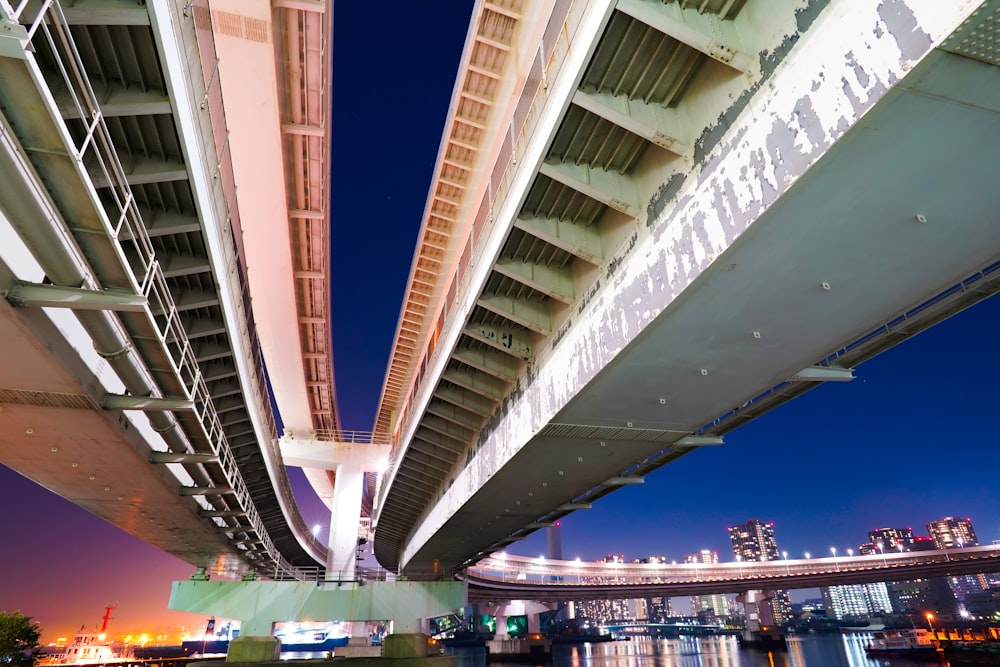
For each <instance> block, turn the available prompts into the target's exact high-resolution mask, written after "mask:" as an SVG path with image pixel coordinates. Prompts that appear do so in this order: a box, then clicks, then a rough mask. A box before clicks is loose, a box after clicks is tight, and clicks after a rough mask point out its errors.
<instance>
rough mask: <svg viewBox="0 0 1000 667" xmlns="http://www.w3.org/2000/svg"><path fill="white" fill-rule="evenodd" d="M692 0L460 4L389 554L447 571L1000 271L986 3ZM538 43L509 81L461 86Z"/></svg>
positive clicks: (382, 555) (872, 347)
mask: <svg viewBox="0 0 1000 667" xmlns="http://www.w3.org/2000/svg"><path fill="white" fill-rule="evenodd" d="M693 5H694V3H688V2H669V1H664V2H646V1H643V0H627V1H626V0H621V1H619V2H608V3H591V5H588V10H589V11H588V12H584V13H582V14H577V13H574V12H575V10H574V9H569V10H568V13H567V9H566V7H564V6H563V5H560V6H559V11H561V12H562V13H559V11H556V12H554V13H553V14H552V15H546V16H545V17H543V18H542V19H539V18H538V17H536V16H534V15H531V16H528V17H526V16H520V17H519V18H516V19H515V18H510V17H509V16H508V19H510V20H508V21H507V22H506V23H504V22H502V21H500V19H499V18H497V17H495V16H494V17H492V19H491V20H488V19H490V17H487V18H484V19H482V22H481V23H480V24H479V26H478V28H476V27H475V26H474V29H473V30H472V31H470V38H469V39H470V44H471V47H470V48H467V61H466V63H465V69H463V70H462V72H461V73H460V77H459V80H458V82H457V83H456V92H455V97H456V100H457V101H458V103H457V104H453V108H455V109H456V110H455V111H454V113H453V116H452V118H451V119H450V122H449V125H448V126H447V127H446V131H445V137H444V139H443V146H442V154H441V157H440V158H439V165H438V167H439V172H438V173H439V177H438V180H436V181H435V185H434V186H433V187H432V192H431V195H430V198H429V203H428V214H427V217H426V219H425V226H424V230H423V233H422V239H424V240H425V241H427V240H428V239H429V240H430V241H429V242H428V243H426V244H425V245H422V246H420V247H418V251H417V255H416V257H415V260H414V268H413V271H412V273H411V286H410V291H409V293H408V298H409V299H411V300H412V302H413V303H414V304H416V305H419V304H423V309H422V310H421V308H418V307H416V305H415V306H414V307H413V309H412V313H413V315H412V317H411V318H410V319H406V317H404V321H403V323H402V324H401V326H400V329H399V331H398V332H397V349H396V356H394V360H393V362H392V365H391V367H390V380H393V377H394V376H393V372H394V371H398V375H399V378H400V381H398V382H395V383H393V382H390V383H389V384H387V389H386V392H385V394H384V396H383V405H382V412H380V415H381V416H383V417H384V420H385V421H384V424H385V428H390V426H391V428H392V432H393V434H394V438H395V442H396V445H395V446H396V450H395V453H394V461H395V462H396V465H395V467H394V469H393V470H392V471H391V473H390V478H389V480H390V483H389V484H387V485H386V486H385V487H384V488H383V495H382V497H381V499H380V500H381V504H380V506H379V509H378V516H377V529H376V540H375V550H376V554H377V555H378V557H379V560H380V561H381V562H382V563H383V564H384V565H386V567H388V568H393V569H395V568H400V569H402V570H403V571H405V572H407V573H409V574H411V575H413V576H432V575H433V574H434V573H441V572H448V571H453V570H458V569H461V568H462V567H464V566H466V565H468V564H470V563H473V562H475V561H477V560H479V559H481V558H483V557H484V556H485V555H486V554H489V553H491V552H493V551H495V550H497V549H502V548H504V547H506V546H507V545H510V544H511V543H513V542H516V541H517V540H519V539H523V538H524V537H525V536H527V535H528V534H530V533H531V532H533V531H535V530H537V529H539V528H542V527H545V526H548V525H551V523H552V522H553V521H555V520H557V519H559V518H560V517H562V516H565V515H566V514H568V513H570V512H573V511H578V510H584V509H586V508H588V507H589V506H590V504H591V503H593V502H594V501H596V500H598V499H599V498H601V497H602V496H604V495H606V494H608V493H611V492H612V491H614V490H615V489H618V488H621V487H622V486H624V485H627V484H637V483H641V482H642V480H643V477H644V476H645V475H647V474H649V473H650V472H652V471H654V470H656V469H657V468H659V467H661V466H663V465H665V464H667V463H669V462H671V461H673V460H676V459H677V458H678V457H680V456H683V455H686V454H688V453H690V452H692V451H694V449H697V448H698V447H700V446H705V445H721V446H722V447H723V448H724V447H725V445H724V444H722V443H724V438H723V437H722V436H724V435H725V434H726V433H727V432H729V431H731V430H732V429H734V428H736V427H737V426H739V425H740V424H743V423H746V422H747V421H748V420H750V419H753V418H755V417H757V416H759V415H760V414H762V413H764V412H766V411H768V410H771V409H774V408H775V407H777V406H779V405H781V404H782V403H784V402H786V401H788V400H790V399H791V398H794V397H795V396H798V395H800V394H801V393H803V392H804V391H807V390H808V389H810V388H811V387H814V386H816V384H817V383H818V382H822V381H826V380H849V379H850V378H851V377H853V373H854V368H855V367H856V366H857V365H859V364H861V363H862V362H864V361H865V360H866V359H869V358H871V357H872V356H874V355H876V354H878V353H879V352H881V351H883V350H885V349H887V348H889V347H891V346H893V345H895V344H897V343H899V342H900V341H903V340H905V339H906V338H907V337H908V336H912V335H913V334H915V333H918V332H919V331H921V330H923V329H925V328H927V327H929V326H931V325H933V324H934V323H936V322H938V321H940V320H942V319H944V318H946V317H948V316H950V315H951V314H953V313H955V312H958V311H959V310H961V309H963V308H965V307H967V306H969V305H971V304H973V303H975V302H977V301H979V300H981V299H984V298H987V297H988V296H990V295H992V294H993V293H995V291H996V290H997V287H998V285H1000V272H998V270H997V269H998V259H1000V254H998V250H1000V225H998V224H997V220H996V210H997V207H998V204H1000V200H998V196H1000V195H998V191H997V189H996V188H995V187H994V186H993V184H992V181H993V178H992V174H991V173H990V170H988V169H983V165H985V164H990V163H991V160H992V157H991V156H993V155H995V154H996V151H997V150H998V149H1000V145H998V141H1000V131H998V130H1000V127H998V115H997V110H998V109H1000V96H998V91H1000V86H998V85H997V84H998V83H1000V81H998V76H1000V74H998V69H997V64H998V63H997V61H996V57H995V55H994V52H993V51H992V50H991V49H985V48H984V47H983V46H982V45H983V44H984V43H986V42H988V41H989V39H992V34H993V33H988V34H989V35H990V37H989V38H984V37H983V35H984V32H983V30H984V28H983V25H986V26H987V28H989V26H991V25H992V23H990V22H988V21H987V20H986V18H985V17H991V18H990V21H992V16H993V14H994V12H995V11H996V10H997V8H996V3H984V4H983V5H982V6H979V3H966V4H964V5H961V6H959V5H958V4H956V5H954V6H950V7H949V9H948V11H944V12H936V11H934V10H931V9H930V8H929V7H928V6H926V5H922V4H921V3H916V2H913V3H910V2H881V3H864V4H863V6H862V7H859V6H858V5H857V4H851V3H840V2H829V3H827V2H771V1H764V2H754V1H752V0H750V1H748V2H746V3H742V2H737V3H730V2H708V3H701V6H700V7H695V6H693ZM518 7H520V9H521V10H523V11H524V14H529V13H530V12H529V11H528V9H526V8H525V7H524V6H520V5H519V6H518ZM937 8H938V9H940V8H941V7H940V6H937ZM498 12H499V10H498ZM515 13H516V12H515ZM508 14H511V12H506V13H505V16H506V15H508ZM539 21H540V22H541V23H542V24H543V26H544V27H543V28H538V26H537V23H538V22H539ZM499 24H503V25H504V26H506V28H507V32H506V33H504V32H503V31H500V30H498V29H497V28H496V26H497V25H499ZM553 25H555V26H556V27H555V28H553V27H552V26H553ZM488 29H492V30H493V31H494V32H488ZM519 30H520V31H522V32H518V31H519ZM539 33H542V37H541V38H539V39H537V41H535V40H536V38H537V37H538V34H539ZM484 34H487V36H488V37H489V39H484V38H483V37H482V36H483V35H484ZM553 34H558V35H560V36H561V37H565V39H566V41H568V43H569V46H567V47H565V48H563V42H562V41H560V39H551V38H549V37H550V36H551V35H553ZM504 40H506V41H504ZM498 42H500V43H501V46H500V47H497V46H496V44H497V43H498ZM526 42H527V43H528V44H529V47H528V49H527V50H528V52H529V53H531V52H532V49H538V54H539V55H538V59H537V62H540V63H542V68H543V70H544V71H542V72H539V71H536V70H535V69H533V65H532V63H533V62H536V61H535V60H533V59H532V57H531V56H528V57H526V56H523V51H522V52H520V53H521V54H522V55H521V57H520V58H513V57H509V58H508V61H507V62H508V66H509V67H516V66H517V65H516V64H511V61H514V62H515V63H528V64H526V65H524V66H523V67H524V69H526V70H528V72H527V74H525V75H522V76H521V77H520V78H518V79H517V80H518V81H523V82H525V83H524V89H523V90H520V91H518V92H517V95H516V96H515V98H516V100H517V103H516V104H510V105H507V106H504V104H503V100H504V98H503V95H504V94H505V93H504V91H501V90H499V88H500V84H497V89H498V92H497V97H496V98H495V99H494V102H493V106H492V107H490V108H488V109H486V110H482V109H479V108H477V107H475V106H474V105H472V104H471V103H468V101H469V99H471V98H474V97H475V98H477V99H479V98H482V94H481V93H477V95H472V94H470V93H469V90H470V89H471V88H472V87H473V85H474V84H475V82H476V81H477V80H478V79H477V78H476V77H477V76H482V75H483V72H484V65H483V63H482V62H480V61H478V60H477V58H482V57H484V53H486V52H487V51H488V49H487V48H486V46H484V44H486V45H487V46H489V45H492V46H493V47H494V48H501V50H503V49H502V47H503V46H504V44H506V51H505V53H506V54H508V55H509V54H510V53H514V52H515V51H516V49H518V48H523V45H524V43H526ZM491 62H493V63H494V64H495V63H496V62H497V61H495V60H494V61H491ZM500 62H501V64H502V62H503V61H502V59H501V61H500ZM474 75H475V76H474ZM504 76H508V74H505V75H504ZM524 100H533V102H532V103H531V107H530V111H528V112H527V113H525V112H524V109H525V108H527V107H528V106H529V104H528V103H527V102H524ZM477 109H478V110H479V111H480V113H481V116H480V117H475V116H474V115H473V114H474V112H475V111H476V110H477ZM491 114H493V115H491ZM505 114H506V115H505ZM470 115H472V117H470ZM495 116H498V117H499V118H500V120H499V121H498V122H494V119H495ZM476 123H478V124H479V125H480V126H481V127H482V128H483V129H482V130H481V132H482V133H483V134H486V133H488V132H489V131H490V130H491V129H492V130H493V131H494V132H495V135H494V137H493V138H492V139H484V140H482V141H481V143H480V150H481V153H480V154H477V153H475V152H472V151H470V150H469V146H470V145H472V144H473V143H474V142H473V140H472V139H470V138H469V130H468V127H470V126H474V125H475V124H476ZM522 128H523V129H522ZM497 137H499V138H497ZM508 139H510V141H509V142H508ZM491 140H492V141H496V142H497V143H499V144H500V145H501V146H502V147H501V148H496V147H494V149H493V150H492V152H491V149H490V148H489V147H490V146H493V144H491V143H490V142H491ZM463 146H464V147H465V148H466V150H467V151H469V152H467V153H465V154H462V153H461V151H460V150H459V149H460V148H462V147H463ZM463 156H464V157H463ZM463 159H464V162H463ZM463 164H465V165H472V166H467V168H468V169H469V170H470V171H479V172H480V173H486V174H492V177H491V178H490V179H489V183H490V187H489V188H487V189H486V191H485V192H484V191H483V189H479V190H476V189H475V187H474V186H473V185H472V184H471V183H472V182H471V181H469V183H470V184H469V185H467V186H466V187H465V188H464V189H462V188H459V187H457V184H460V183H461V182H462V181H461V178H462V175H461V172H462V165H463ZM448 188H451V189H450V190H449V189H448ZM463 197H468V198H467V199H465V198H463ZM480 202H482V203H481V204H480ZM449 206H450V208H449ZM449 234H450V238H452V239H456V240H455V241H454V244H453V245H447V244H446V243H445V239H446V238H449V236H448V235H449ZM434 247H438V248H439V250H440V249H441V248H444V249H443V250H440V252H439V253H438V255H437V256H435V255H434V253H433V248H434ZM439 267H440V268H439ZM435 281H437V282H435ZM435 299H438V300H439V301H435ZM409 303H410V301H408V302H407V304H408V305H407V306H406V307H409ZM435 304H437V305H440V307H439V308H438V309H437V310H435V309H434V307H433V306H434V305H435ZM441 304H443V305H441ZM406 307H404V308H406ZM407 312H410V311H407ZM424 312H426V315H421V313H424ZM407 369H409V370H407ZM390 399H392V400H390ZM788 453H789V449H788V445H780V444H775V445H774V447H773V448H772V449H769V450H766V451H763V450H762V451H761V457H762V459H763V460H766V459H767V458H768V457H771V456H783V455H787V454H788Z"/></svg>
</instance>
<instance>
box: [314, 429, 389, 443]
mask: <svg viewBox="0 0 1000 667" xmlns="http://www.w3.org/2000/svg"><path fill="white" fill-rule="evenodd" d="M309 439H310V440H323V441H326V442H343V443H351V444H359V445H387V444H389V438H388V436H385V435H380V434H376V433H374V432H372V431H346V430H343V429H321V430H318V431H315V432H313V433H311V434H310V438H309Z"/></svg>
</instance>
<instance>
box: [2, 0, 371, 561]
mask: <svg viewBox="0 0 1000 667" xmlns="http://www.w3.org/2000/svg"><path fill="white" fill-rule="evenodd" d="M331 23H332V17H331V16H330V12H329V11H328V8H327V6H326V4H325V3H322V2H308V1H305V0H303V1H295V0H287V1H286V0H274V1H273V2H267V1H256V0H253V1H246V0H239V1H236V0H231V1H228V2H225V1H217V2H216V1H213V2H211V3H209V2H208V1H207V0H184V1H180V0H148V1H147V2H134V1H126V0H73V1H67V0H64V1H61V2H60V1H56V2H51V1H49V0H46V1H45V2H38V1H36V0H18V1H17V2H13V0H0V108H2V117H0V183H2V184H3V185H2V189H0V290H2V293H3V296H4V297H5V299H4V300H3V301H0V340H3V345H2V346H0V441H2V446H0V462H2V463H4V464H5V465H8V466H10V467H11V468H13V469H15V470H17V471H18V472H20V473H22V474H24V475H25V476H27V477H29V478H31V479H33V480H35V481H36V482H38V483H40V484H41V485H43V486H45V487H46V488H48V489H50V490H52V491H54V492H56V493H58V494H59V495H61V496H63V497H65V498H67V499H69V500H71V501H73V502H74V503H76V504H77V505H80V506H81V507H84V508H86V509H87V510H89V511H91V512H93V513H95V514H97V515H98V516H101V517H103V518H105V519H107V520H109V521H111V522H112V523H114V524H116V525H118V526H119V527H121V528H123V529H125V530H126V531H128V532H130V533H132V534H133V535H136V536H137V537H140V538H141V539H143V540H145V541H146V542H148V543H150V544H153V545H155V546H157V547H159V548H161V549H163V550H164V551H166V552H168V553H171V554H173V555H175V556H177V557H179V558H181V559H183V560H185V561H187V562H189V563H192V564H194V565H197V566H200V567H205V568H209V569H211V571H224V572H226V573H229V574H240V573H246V572H248V571H250V570H253V571H256V572H258V573H259V574H261V575H265V576H272V577H279V578H282V577H290V576H298V575H299V574H301V572H300V570H301V569H302V568H305V569H310V568H311V569H316V568H317V567H320V566H318V565H317V564H325V562H326V559H327V547H326V545H324V544H322V543H320V542H319V541H317V540H316V538H315V537H313V536H312V535H311V533H310V531H309V530H308V529H307V528H306V527H305V525H304V524H303V521H302V519H301V517H300V515H299V512H298V509H297V508H296V506H295V503H294V500H293V497H292V495H291V492H290V489H289V484H288V479H287V477H286V475H285V469H284V466H283V464H282V460H281V456H280V452H279V449H278V440H277V438H278V432H277V429H276V426H275V420H274V417H273V415H272V408H271V400H272V399H273V400H274V401H275V402H276V404H277V405H278V407H279V408H280V411H281V414H282V416H283V418H284V427H285V430H286V432H288V433H290V434H292V435H299V436H303V437H308V436H309V435H310V434H312V433H314V432H320V431H323V430H325V431H327V432H330V431H333V432H335V431H336V429H338V427H339V423H338V418H337V410H336V403H335V400H334V390H333V384H332V362H331V357H330V337H329V331H328V326H329V325H328V303H329V290H328V287H329V284H328V283H329V258H328V253H327V249H328V245H329V242H330V239H329V233H328V228H329V217H328V216H329V211H328V201H327V198H328V184H327V182H326V178H327V176H326V175H327V173H328V145H329V115H330V99H329V84H328V81H329V79H330V60H331V49H330V41H331ZM276 56H277V57H276ZM240 68H250V70H252V71H253V72H254V75H253V76H252V77H247V76H245V71H246V70H242V71H241V70H240ZM223 93H225V98H226V100H227V101H228V104H226V105H223ZM251 294H252V299H251ZM264 359H266V360H267V362H268V368H267V371H268V376H267V377H265V371H264V367H263V361H264ZM268 381H270V384H271V385H272V386H273V388H274V392H273V394H269V391H268ZM314 480H316V483H317V484H318V485H319V486H320V487H321V492H322V490H323V485H324V484H325V485H326V487H329V486H330V484H331V480H330V478H329V476H327V475H325V474H319V475H314ZM327 496H329V494H327ZM353 540H354V538H352V542H353Z"/></svg>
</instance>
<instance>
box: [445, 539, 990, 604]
mask: <svg viewBox="0 0 1000 667" xmlns="http://www.w3.org/2000/svg"><path fill="white" fill-rule="evenodd" d="M997 571H1000V547H997V546H980V547H967V548H964V549H951V550H940V551H923V552H915V553H887V554H877V555H866V556H835V557H833V558H811V559H792V560H788V559H785V560H774V561H766V562H761V563H741V562H735V563H713V564H705V563H683V564H669V563H589V562H588V563H584V562H580V561H578V560H577V561H562V560H552V559H545V558H527V557H523V556H514V555H510V554H506V553H504V552H501V553H499V554H494V555H492V556H490V557H488V558H485V559H483V560H481V561H480V562H478V563H477V564H476V565H474V566H472V567H470V568H468V569H467V570H466V571H465V572H464V574H463V575H462V578H463V579H464V580H465V581H466V582H467V583H468V585H469V601H470V602H485V601H489V600H493V601H496V600H504V599H515V600H544V601H552V600H583V599H588V600H589V599H618V598H642V597H658V596H663V597H676V596H684V595H714V594H718V593H745V592H746V591H747V590H749V589H755V590H769V589H776V588H780V589H793V588H813V587H818V586H839V585H843V584H864V583H871V582H876V581H908V580H910V579H919V578H927V577H951V576H957V575H962V574H978V573H981V572H997Z"/></svg>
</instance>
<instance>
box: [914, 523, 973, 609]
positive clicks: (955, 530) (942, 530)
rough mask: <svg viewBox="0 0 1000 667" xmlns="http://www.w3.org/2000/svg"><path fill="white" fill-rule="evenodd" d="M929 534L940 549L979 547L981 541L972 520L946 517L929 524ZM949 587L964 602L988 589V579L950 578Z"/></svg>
mask: <svg viewBox="0 0 1000 667" xmlns="http://www.w3.org/2000/svg"><path fill="white" fill-rule="evenodd" d="M927 534H928V535H930V536H931V539H932V540H934V546H935V547H936V548H938V549H961V548H962V547H975V546H979V539H978V538H977V537H976V531H975V529H974V528H973V527H972V519H969V518H965V519H956V518H955V517H953V516H946V517H944V518H943V519H938V520H937V521H928V522H927ZM948 585H949V586H950V587H951V590H952V592H954V593H955V597H956V598H957V599H958V600H959V601H960V602H964V601H965V598H967V597H968V596H969V595H971V594H973V593H978V592H979V591H981V590H983V589H984V588H986V586H987V584H986V577H985V576H983V575H981V574H974V575H963V576H960V577H949V578H948Z"/></svg>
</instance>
